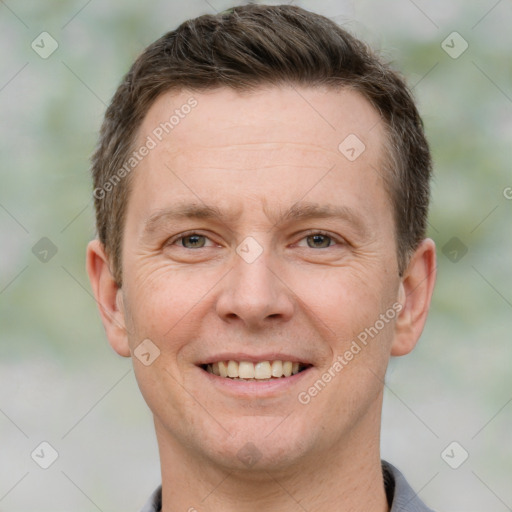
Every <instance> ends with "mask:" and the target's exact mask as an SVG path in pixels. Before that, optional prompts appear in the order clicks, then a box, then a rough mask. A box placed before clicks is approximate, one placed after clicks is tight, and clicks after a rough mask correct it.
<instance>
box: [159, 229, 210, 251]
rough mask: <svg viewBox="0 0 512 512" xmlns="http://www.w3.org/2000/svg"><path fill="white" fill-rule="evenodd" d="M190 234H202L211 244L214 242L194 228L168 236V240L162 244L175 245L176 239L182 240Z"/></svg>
mask: <svg viewBox="0 0 512 512" xmlns="http://www.w3.org/2000/svg"><path fill="white" fill-rule="evenodd" d="M191 235H199V236H204V237H205V238H206V239H207V240H209V241H210V242H212V244H215V242H214V241H213V240H212V239H211V238H210V237H209V236H208V235H205V234H204V233H201V230H197V229H195V230H190V231H185V232H183V233H179V234H177V235H175V236H172V237H170V238H169V239H168V240H166V241H165V243H164V245H165V246H167V245H175V244H176V242H177V241H178V240H182V239H183V238H186V237H187V236H191ZM217 245H218V244H217ZM209 247H211V246H209ZM183 249H186V247H183ZM198 249H203V247H199V248H198ZM196 250H197V249H196Z"/></svg>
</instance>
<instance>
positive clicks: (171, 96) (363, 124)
mask: <svg viewBox="0 0 512 512" xmlns="http://www.w3.org/2000/svg"><path fill="white" fill-rule="evenodd" d="M380 121H381V120H380V117H379V115H378V113H377V111H376V110H375V109H374V108H373V107H372V106H371V105H370V103H369V102H368V101H367V100H366V99H365V98H364V97H363V96H362V95H361V94H360V93H358V92H356V91H354V90H350V89H347V88H343V89H333V88H321V87H315V88H301V87H298V86H281V87H277V86H276V87H268V88H260V89H258V90H256V91H250V92H249V91H242V92H239V91H235V90H233V89H229V88H219V89H214V90H210V91H206V92H200V93H198V92H191V91H180V92H168V93H164V94H162V95H160V96H159V97H158V98H157V99H156V100H155V102H154V103H153V104H152V105H151V107H150V109H149V110H148V112H147V114H146V116H145V118H144V120H143V122H142V125H141V127H140V129H139V132H138V140H139V142H140V143H142V142H143V140H144V139H145V138H146V137H147V136H150V137H152V138H153V139H154V140H155V142H156V143H157V144H159V145H161V143H163V144H164V145H165V146H166V150H167V151H168V152H171V153H172V152H174V153H177V154H179V153H181V152H182V149H183V143H185V145H186V146H187V147H188V146H194V148H195V153H196V154H198V157H199V158H200V157H201V153H200V152H201V150H202V149H208V150H211V149H212V146H216V147H218V148H221V147H223V150H224V151H223V153H222V154H223V156H224V157H225V158H227V157H228V156H227V155H228V153H229V152H230V153H233V154H234V153H237V152H240V150H241V149H248V148H241V147H238V148H237V147H235V146H236V145H240V146H253V147H255V149H258V148H257V147H256V145H258V144H259V145H265V144H266V145H269V148H268V149H269V150H270V151H271V150H272V147H271V146H270V145H271V144H272V143H277V144H283V143H284V142H289V143H291V142H293V143H295V144H300V145H302V146H303V150H304V151H306V152H311V151H315V150H316V152H317V153H318V150H319V149H322V150H324V151H325V150H327V151H331V152H334V154H335V155H336V156H339V149H338V146H339V144H340V143H341V142H342V141H343V140H344V139H345V138H346V137H347V136H348V135H351V134H352V135H356V136H357V137H358V138H359V139H360V140H361V141H364V142H365V143H368V144H365V145H366V150H369V153H367V156H369V155H370V154H373V153H377V152H378V149H379V148H378V147H377V146H379V145H380V143H381V142H383V136H384V134H383V133H382V132H383V129H382V124H381V122H380ZM171 138H172V144H170V143H169V142H170V139H171ZM354 140H355V139H354ZM227 146H230V147H229V148H228V147H227ZM297 149H298V148H293V147H290V148H289V151H290V152H295V151H297ZM366 150H365V151H366ZM198 151H199V153H197V152H198ZM271 155H272V156H275V153H273V154H271ZM193 156H194V155H193V154H190V155H187V157H188V158H190V157H193ZM375 156H377V155H375Z"/></svg>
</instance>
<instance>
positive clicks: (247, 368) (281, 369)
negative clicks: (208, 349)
mask: <svg viewBox="0 0 512 512" xmlns="http://www.w3.org/2000/svg"><path fill="white" fill-rule="evenodd" d="M309 366H310V365H309V364H303V363H297V362H292V361H280V360H276V361H258V362H251V361H233V360H230V361H219V362H215V363H209V364H204V365H202V366H201V367H202V368H203V370H205V371H207V372H208V373H211V374H213V375H216V376H218V377H224V378H228V379H234V380H262V381H268V380H274V379H281V378H283V377H291V376H292V375H296V374H297V373H300V372H301V371H303V370H305V369H307V368H308V367H309Z"/></svg>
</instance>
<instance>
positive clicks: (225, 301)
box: [216, 249, 294, 330]
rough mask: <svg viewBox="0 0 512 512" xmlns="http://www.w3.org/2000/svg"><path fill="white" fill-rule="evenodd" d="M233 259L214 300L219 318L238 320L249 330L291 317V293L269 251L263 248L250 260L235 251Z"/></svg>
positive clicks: (226, 320) (228, 320) (292, 310)
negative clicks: (230, 268)
mask: <svg viewBox="0 0 512 512" xmlns="http://www.w3.org/2000/svg"><path fill="white" fill-rule="evenodd" d="M234 259H235V262H234V268H233V269H232V270H231V272H229V273H228V275H227V276H226V279H224V280H223V288H222V291H221V293H220V295H219V297H218V300H217V305H216V310H217V314H218V315H219V317H220V318H222V320H224V321H225V322H229V323H236V322H238V323H241V324H243V325H244V326H245V327H246V328H247V329H250V330H257V329H260V328H262V327H268V326H270V325H275V324H276V323H283V322H286V321H288V320H290V319H291V318H292V316H293V312H294V300H293V292H292V291H291V289H290V288H289V287H288V286H287V284H286V283H285V282H284V280H283V278H282V272H281V273H280V272H279V271H278V270H277V265H276V262H275V258H274V257H273V256H272V255H271V254H269V250H268V249H265V250H263V252H262V254H261V255H260V256H259V257H258V258H257V259H256V260H255V261H252V262H250V260H249V261H246V260H244V258H243V257H241V256H239V255H238V254H237V255H236V256H235V258H234ZM272 266H273V267H274V268H272ZM280 274H281V275H280Z"/></svg>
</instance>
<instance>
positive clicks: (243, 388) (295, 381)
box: [197, 358, 314, 399]
mask: <svg viewBox="0 0 512 512" xmlns="http://www.w3.org/2000/svg"><path fill="white" fill-rule="evenodd" d="M232 360H234V361H236V359H234V358H232ZM240 360H242V361H248V360H249V359H248V358H246V359H239V361H240ZM254 360H255V361H262V359H254V358H253V361H254ZM264 360H265V361H266V360H268V359H264ZM271 360H272V359H271ZM285 360H286V361H291V360H292V359H285ZM292 362H299V360H297V359H296V358H294V359H293V360H292ZM205 364H206V363H205ZM208 364H209V363H208ZM197 369H198V371H199V372H200V374H201V375H202V376H203V377H204V378H205V379H207V381H206V382H208V384H207V386H208V388H210V389H211V388H212V387H213V388H214V389H216V390H217V391H219V392H220V393H222V394H224V395H228V396H231V397H234V398H242V399H244V398H246V399H251V398H252V399H254V398H275V397H280V396H282V395H286V394H290V393H292V389H293V388H294V387H297V386H298V385H300V383H301V382H302V381H303V379H304V378H307V377H308V376H309V375H310V373H311V372H312V371H313V369H314V366H309V367H307V368H305V369H304V370H302V371H301V372H299V373H296V374H295V375H290V377H279V378H278V379H270V380H259V381H258V380H243V379H240V380H235V379H230V378H229V377H220V376H218V375H214V374H213V373H208V372H207V371H206V370H203V368H202V367H201V366H197ZM303 387H304V385H300V389H302V388H303Z"/></svg>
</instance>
